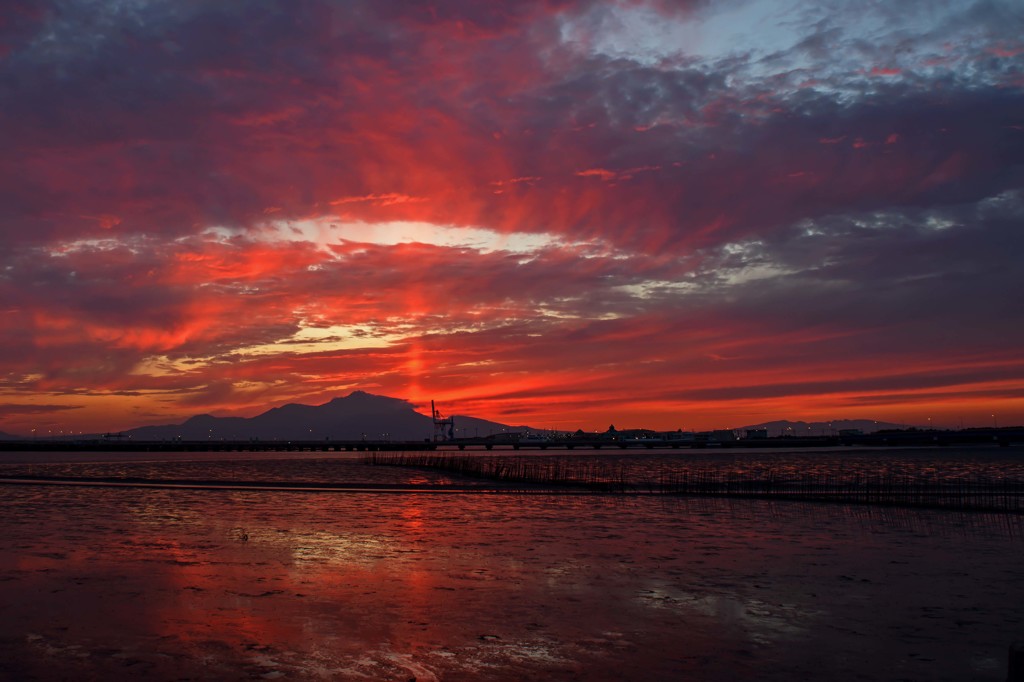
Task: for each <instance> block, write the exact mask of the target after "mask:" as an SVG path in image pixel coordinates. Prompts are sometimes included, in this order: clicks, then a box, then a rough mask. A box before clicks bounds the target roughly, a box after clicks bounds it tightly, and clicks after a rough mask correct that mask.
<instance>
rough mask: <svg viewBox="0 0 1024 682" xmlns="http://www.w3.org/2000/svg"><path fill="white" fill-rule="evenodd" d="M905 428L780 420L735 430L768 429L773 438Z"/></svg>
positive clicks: (838, 421)
mask: <svg viewBox="0 0 1024 682" xmlns="http://www.w3.org/2000/svg"><path fill="white" fill-rule="evenodd" d="M906 427H907V425H906V424H892V423H890V422H880V421H875V420H873V419H833V420H832V421H828V422H791V421H787V420H785V419H780V420H777V421H773V422H764V423H763V424H753V425H751V426H741V427H740V428H738V429H735V430H736V431H746V430H747V429H768V437H769V438H774V437H775V436H788V435H793V436H829V435H835V434H838V433H839V432H840V431H842V430H844V429H859V430H861V431H862V432H864V433H874V432H875V431H884V430H887V429H903V428H906Z"/></svg>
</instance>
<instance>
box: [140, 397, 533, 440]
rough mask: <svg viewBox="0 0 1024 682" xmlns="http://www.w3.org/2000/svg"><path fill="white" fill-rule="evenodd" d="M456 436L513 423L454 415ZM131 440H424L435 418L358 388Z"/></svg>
mask: <svg viewBox="0 0 1024 682" xmlns="http://www.w3.org/2000/svg"><path fill="white" fill-rule="evenodd" d="M454 426H455V435H456V436H457V437H460V438H461V437H473V436H488V435H490V434H492V433H501V432H502V431H503V430H506V431H508V430H511V431H519V430H526V429H527V427H521V426H518V427H517V426H509V425H507V424H500V423H498V422H492V421H487V420H486V419H477V418H475V417H467V416H461V415H455V416H454ZM124 433H125V435H126V436H131V438H132V440H173V439H179V438H180V439H181V440H207V439H211V438H212V439H216V440H249V439H253V438H257V439H259V440H324V439H328V438H329V439H331V440H361V439H364V438H365V439H366V440H408V441H412V440H424V439H430V438H432V437H433V434H434V422H433V419H432V418H431V417H430V416H429V415H425V414H420V413H419V412H417V411H416V410H415V408H414V407H413V405H412V404H411V403H409V402H408V401H406V400H400V399H398V398H388V397H386V396H380V395H373V394H370V393H365V392H364V391H355V392H353V393H352V394H350V395H348V396H346V397H344V398H335V399H334V400H332V401H330V402H329V403H325V404H323V405H298V404H294V403H292V404H288V405H283V406H281V407H275V408H273V409H271V410H267V411H266V412H264V413H263V414H260V415H257V416H255V417H249V418H245V417H214V416H212V415H209V414H203V415H199V416H196V417H192V418H190V419H188V420H186V421H185V422H183V423H181V424H176V425H168V426H143V427H140V428H137V429H131V430H129V431H125V432H124Z"/></svg>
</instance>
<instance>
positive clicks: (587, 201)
mask: <svg viewBox="0 0 1024 682" xmlns="http://www.w3.org/2000/svg"><path fill="white" fill-rule="evenodd" d="M1022 36H1024V4H1022V3H1021V2H1020V1H1019V0H977V1H976V0H959V1H958V0H947V1H943V0H899V1H898V2H897V1H890V2H884V1H860V2H855V1H853V0H850V1H848V2H847V1H844V0H813V1H812V0H715V1H714V2H711V1H710V0H679V1H675V2H674V1H671V0H618V1H617V2H612V1H605V2H596V1H592V0H538V1H527V0H431V1H429V2H428V1H424V2H415V1H411V0H410V1H398V0H353V1H347V0H337V1H333V2H332V1H328V0H278V1H276V2H275V1H272V0H252V1H248V2H222V1H215V0H5V2H4V3H3V8H2V9H0V247H2V248H0V430H2V431H6V432H10V433H18V434H28V433H30V432H31V431H32V429H36V430H37V431H38V432H39V433H43V432H60V431H64V432H70V431H75V432H77V431H85V432H90V431H93V432H95V431H106V430H119V429H125V428H130V427H133V426H139V425H143V424H159V423H172V422H177V421H181V420H183V419H185V418H187V417H188V416H191V415H194V414H200V413H206V412H209V413H213V414H217V415H240V416H251V415H253V414H256V413H258V412H262V411H263V410H265V409H267V408H269V407H272V406H276V405H281V404H283V403H287V402H301V403H307V404H320V403H324V402H327V401H328V400H330V399H331V398H333V397H336V396H342V395H347V394H348V393H350V392H351V391H353V390H357V389H361V390H365V391H368V392H371V393H377V394H381V395H388V396H393V397H398V398H406V399H408V400H410V401H412V402H413V403H414V404H417V405H421V406H422V405H427V406H428V407H427V408H426V409H425V411H426V410H429V401H430V400H431V399H435V400H437V401H438V403H439V406H440V407H442V408H443V409H444V410H445V411H446V412H453V413H461V414H472V415H474V416H479V417H485V418H490V419H495V420H498V421H503V422H507V423H514V424H530V425H533V426H536V427H541V428H566V429H575V428H578V427H582V428H585V429H596V428H600V429H602V430H603V429H604V428H606V427H607V425H608V424H609V423H614V424H615V425H616V426H618V427H619V428H626V427H641V426H643V427H649V428H664V429H669V428H671V429H675V428H680V427H681V428H684V429H702V428H712V427H728V426H739V425H742V424H751V423H756V422H761V421H767V420H771V419H779V418H790V419H800V418H802V419H824V420H827V419H839V418H870V419H879V420H887V421H894V422H899V423H910V424H920V425H926V424H927V423H928V420H929V419H932V421H933V423H934V424H935V425H940V426H959V425H960V423H961V422H963V423H964V425H966V426H991V425H992V424H993V423H996V422H997V423H998V424H999V425H1000V426H1002V425H1011V424H1020V423H1022V422H1024V350H1022V349H1024V37H1022Z"/></svg>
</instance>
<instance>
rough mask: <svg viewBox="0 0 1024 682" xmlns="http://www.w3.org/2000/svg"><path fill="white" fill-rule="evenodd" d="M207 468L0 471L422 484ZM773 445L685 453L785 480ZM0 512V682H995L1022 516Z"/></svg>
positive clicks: (21, 500) (370, 472)
mask: <svg viewBox="0 0 1024 682" xmlns="http://www.w3.org/2000/svg"><path fill="white" fill-rule="evenodd" d="M942 452H943V453H945V454H943V455H942V457H947V458H949V459H945V460H943V459H936V457H937V456H938V455H936V456H932V457H931V459H929V457H928V456H923V455H922V453H921V452H918V453H917V454H913V455H908V456H907V457H905V458H904V461H902V462H901V464H900V466H904V467H910V466H913V467H918V468H920V467H927V466H936V467H940V468H941V467H946V466H949V465H950V463H951V462H952V463H953V464H954V465H955V466H957V467H965V469H964V470H966V471H970V472H971V475H973V474H974V473H975V472H977V471H979V469H978V468H974V469H971V466H975V465H974V464H971V462H972V461H974V462H976V463H979V462H980V464H978V465H977V466H981V467H983V468H984V469H985V470H986V471H992V470H996V471H1013V467H1014V466H1019V465H1018V463H1017V462H1016V461H1015V460H1014V458H1013V457H1012V455H1013V454H1014V453H1009V454H1007V453H1005V452H1000V451H998V450H994V451H989V452H986V453H981V454H979V453H973V454H972V453H967V454H966V455H957V453H951V452H948V451H942ZM211 454H216V455H217V456H216V457H210V456H202V457H195V456H194V455H190V456H189V461H182V460H180V459H175V460H174V461H171V462H166V461H165V462H156V461H140V460H146V459H147V457H146V456H144V455H142V454H140V455H138V456H136V457H135V458H134V459H135V460H136V461H130V460H131V459H132V458H130V457H117V458H115V457H109V456H108V457H102V456H100V457H97V456H96V455H94V454H93V455H89V456H81V455H80V456H76V457H67V456H66V455H64V456H63V458H64V459H72V460H75V461H71V462H67V461H65V462H55V461H54V462H49V463H39V462H34V463H31V462H30V463H25V462H24V461H22V462H21V463H19V462H17V461H12V460H15V458H8V459H7V461H5V462H3V463H2V465H0V470H2V471H15V470H17V471H22V472H23V471H25V470H26V467H29V468H30V469H32V470H34V469H35V468H41V469H46V470H49V471H61V472H64V474H62V475H65V474H66V475H101V476H105V475H129V476H144V477H149V476H152V477H164V478H175V477H179V478H190V477H205V478H207V479H215V478H217V477H221V476H229V477H238V478H242V479H244V480H286V479H287V480H314V481H315V480H320V479H322V477H324V476H331V477H333V480H345V481H353V480H355V479H360V478H361V477H365V476H378V477H379V476H385V477H397V478H394V479H393V480H410V479H409V477H413V478H415V477H417V476H423V475H424V474H423V473H422V472H416V471H405V470H401V469H390V468H382V467H363V466H362V465H360V464H358V463H357V462H354V461H351V460H348V461H339V460H338V459H337V458H325V457H324V456H323V455H322V454H319V455H315V456H298V457H297V456H295V455H288V456H285V455H282V454H281V453H276V456H263V455H260V456H245V457H244V458H236V459H233V460H225V459H224V455H223V454H217V453H211ZM308 454H312V453H308ZM751 454H752V455H754V454H755V453H751ZM776 454H777V453H756V456H755V457H751V458H746V459H745V455H746V453H739V454H738V455H737V456H734V455H732V453H729V454H726V453H722V454H717V453H716V454H713V455H712V454H707V455H705V454H701V455H698V456H697V458H696V461H709V462H713V463H715V464H717V465H725V466H750V465H751V463H752V462H756V463H757V466H764V465H765V462H766V461H770V462H773V463H772V466H779V464H778V461H779V460H778V459H777V458H776ZM850 455H854V457H852V458H850V457H849V456H850ZM879 455H880V453H879V452H878V451H869V452H867V453H863V454H862V455H861V454H858V453H844V455H843V457H844V463H843V466H846V465H847V464H848V463H849V462H850V461H854V460H856V461H859V462H860V463H859V464H858V466H876V465H882V464H883V463H882V462H881V461H878V457H879ZM537 456H549V455H537ZM588 456H595V455H578V454H574V455H572V457H588ZM616 456H617V457H622V456H623V455H616ZM661 456H662V455H658V454H654V455H647V454H643V453H638V454H637V455H636V457H635V458H634V459H635V460H636V461H637V462H641V463H642V465H643V466H653V465H652V464H651V461H649V460H645V459H644V458H646V457H655V458H657V457H661ZM684 456H685V455H684ZM815 456H817V455H815V454H814V453H791V455H790V456H789V457H790V459H789V460H786V461H789V462H790V463H791V464H793V463H794V462H795V464H793V466H799V467H803V466H805V463H806V462H807V461H808V460H807V458H812V459H813V458H814V457H815ZM624 457H626V458H629V457H630V456H629V455H628V454H627V455H625V456H624ZM670 457H676V458H678V457H679V456H678V455H671V456H670ZM702 458H710V459H707V460H703V459H702ZM872 458H875V459H872ZM23 459H24V458H23ZM90 459H91V460H97V459H98V460H104V459H105V460H106V461H87V460H90ZM783 459H785V458H783ZM871 462H876V464H872V463H871ZM929 462H930V464H929ZM346 467H348V468H346ZM380 471H385V472H390V473H385V474H381V473H375V472H380ZM140 472H145V473H144V474H143V473H140ZM986 475H987V474H986ZM259 477H263V478H259ZM442 479H443V477H442V478H439V479H431V481H432V483H431V484H437V485H442V486H443V485H444V484H445V480H442ZM0 504H2V505H3V507H2V508H3V511H4V513H3V516H2V518H0V679H10V680H26V679H40V680H49V679H96V680H100V679H104V680H110V679H113V680H119V679H125V680H127V679H136V678H139V677H147V678H149V679H155V680H176V679H229V680H231V679H275V678H280V679H342V680H403V681H406V680H409V679H412V678H416V679H417V680H420V681H421V682H422V681H423V680H496V681H506V680H521V679H558V680H574V679H575V680H621V679H626V680H633V679H635V680H678V679H688V680H709V681H711V680H734V679H760V680H797V679H800V680H803V679H811V680H814V679H820V680H865V679H867V680H908V679H909V680H940V681H941V680H992V681H996V680H998V681H1000V682H1001V681H1002V680H1004V679H1005V677H1006V652H1007V647H1008V645H1009V644H1010V642H1011V641H1012V640H1014V639H1019V638H1020V637H1021V636H1022V635H1024V614H1022V613H1021V611H1020V609H1019V605H1020V604H1022V603H1024V566H1022V565H1021V562H1020V560H1019V557H1020V556H1021V550H1022V549H1024V539H1022V538H1024V532H1022V531H1024V528H1022V521H1021V517H1007V516H997V515H984V514H965V513H955V512H926V511H916V510H895V509H883V508H870V507H844V506H841V505H815V504H805V503H794V502H765V501H751V500H717V499H715V500H710V499H679V498H669V499H666V498H649V497H641V498H623V497H612V496H587V497H572V496H560V495H509V494H501V495H495V494H480V493H467V494H457V495H433V494H429V493H428V494H423V493H418V494H398V495H394V494H391V495H382V494H373V493H309V492H275V491H237V490H236V491H230V490H217V491H214V490H163V489H136V488H115V489H109V488H75V487H67V486H24V485H2V486H0Z"/></svg>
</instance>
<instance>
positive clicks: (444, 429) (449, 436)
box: [430, 400, 455, 443]
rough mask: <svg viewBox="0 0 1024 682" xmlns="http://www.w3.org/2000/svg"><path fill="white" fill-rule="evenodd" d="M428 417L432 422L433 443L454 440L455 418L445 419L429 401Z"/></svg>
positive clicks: (432, 402)
mask: <svg viewBox="0 0 1024 682" xmlns="http://www.w3.org/2000/svg"><path fill="white" fill-rule="evenodd" d="M430 416H431V417H432V418H433V420H434V442H435V443H437V442H439V441H445V440H454V439H455V417H445V416H444V415H442V414H441V412H440V410H438V409H437V408H436V407H434V401H433V400H431V401H430Z"/></svg>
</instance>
